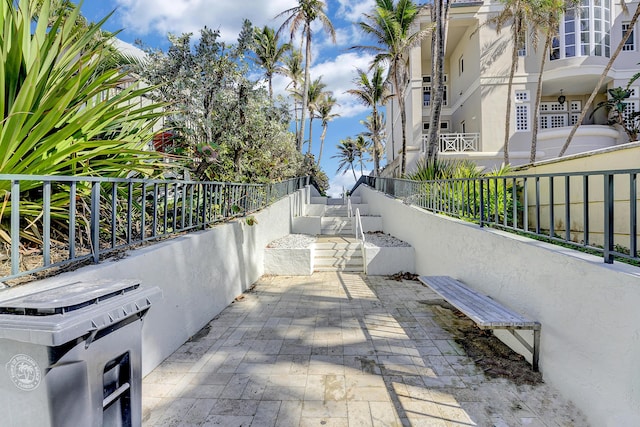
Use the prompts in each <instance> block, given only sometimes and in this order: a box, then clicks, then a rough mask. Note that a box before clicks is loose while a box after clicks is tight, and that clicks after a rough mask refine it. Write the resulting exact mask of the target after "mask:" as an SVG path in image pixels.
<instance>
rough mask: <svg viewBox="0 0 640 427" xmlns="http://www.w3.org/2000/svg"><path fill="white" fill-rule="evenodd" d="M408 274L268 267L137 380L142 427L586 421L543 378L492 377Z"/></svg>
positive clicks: (553, 423) (571, 423) (433, 296)
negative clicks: (292, 271)
mask: <svg viewBox="0 0 640 427" xmlns="http://www.w3.org/2000/svg"><path fill="white" fill-rule="evenodd" d="M437 298H438V296H437V295H436V294H435V293H433V292H432V291H430V290H429V289H428V288H426V287H424V286H422V285H421V284H420V283H418V282H415V281H406V280H405V281H402V282H398V281H395V280H392V279H388V278H386V277H383V276H364V275H362V274H357V273H335V272H331V273H315V274H314V275H313V276H296V277H263V278H261V279H260V280H259V281H258V282H257V283H256V285H255V287H254V288H253V289H252V290H251V291H249V292H247V293H245V294H243V295H242V296H241V297H240V298H238V299H237V300H236V301H235V302H234V303H232V304H230V305H229V306H228V307H227V308H226V309H225V310H224V311H223V312H222V313H221V314H220V315H219V316H217V317H216V318H215V319H214V320H212V321H211V322H210V324H209V325H208V326H207V327H206V328H205V329H203V330H202V331H201V332H200V333H199V334H198V335H197V336H196V337H194V338H192V339H191V340H190V341H189V342H187V343H185V344H184V345H183V346H182V347H181V348H180V349H178V350H177V351H176V352H175V353H174V354H173V355H171V356H170V357H169V358H168V359H167V360H165V361H164V362H163V363H162V364H161V365H160V366H158V367H157V368H156V369H155V370H154V371H153V372H151V373H150V374H149V375H147V377H146V378H145V379H144V380H143V417H144V421H143V425H144V426H181V427H182V426H184V427H186V426H218V425H219V426H233V427H238V426H349V427H353V426H497V427H502V426H580V427H582V426H586V425H587V423H586V421H585V419H584V417H583V416H582V415H581V414H580V413H579V411H578V410H577V409H576V408H575V407H574V406H573V405H572V404H571V403H570V402H569V401H567V400H566V399H563V398H562V397H561V396H560V395H559V394H558V392H557V391H555V390H553V389H552V388H551V387H550V386H549V385H547V384H542V385H537V386H516V385H515V384H513V383H512V382H510V381H509V380H506V379H499V380H496V379H488V378H486V377H485V376H484V374H483V373H482V372H481V371H480V369H479V368H477V367H476V366H475V365H474V363H473V361H472V360H470V359H469V358H468V357H466V356H465V355H464V353H463V352H462V350H461V348H460V347H459V346H458V345H457V344H456V343H455V341H453V338H452V336H451V335H450V334H449V333H448V332H446V331H445V330H443V329H442V328H441V327H440V326H438V322H436V321H435V320H434V318H435V316H437V315H438V313H437V312H436V311H435V310H434V309H433V307H432V306H429V305H425V304H422V303H420V301H424V300H429V299H437Z"/></svg>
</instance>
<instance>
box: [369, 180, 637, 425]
mask: <svg viewBox="0 0 640 427" xmlns="http://www.w3.org/2000/svg"><path fill="white" fill-rule="evenodd" d="M359 188H361V189H362V190H360V194H361V195H362V196H363V199H364V201H366V202H367V203H369V206H370V209H371V212H376V213H379V214H381V215H382V216H383V217H384V226H385V230H384V231H385V232H387V233H390V234H392V235H394V236H396V237H398V238H400V239H402V240H404V241H406V242H408V243H410V244H411V245H412V246H413V248H414V249H415V256H416V273H418V274H420V275H449V276H452V277H454V278H456V279H460V280H461V281H463V282H464V283H466V284H467V285H469V286H470V287H473V288H475V289H477V290H479V291H481V292H484V293H486V294H488V295H490V296H491V297H492V298H495V299H496V300H498V301H500V302H502V303H503V304H505V305H507V306H508V307H511V308H512V309H514V310H516V311H519V312H521V313H523V314H526V315H528V316H530V317H532V318H534V319H536V320H539V321H540V322H541V323H542V334H541V354H540V369H541V371H542V373H543V377H544V379H545V381H547V382H549V383H550V384H552V385H554V386H555V387H556V388H558V389H559V390H560V392H561V393H562V394H563V395H564V396H565V397H567V398H569V399H571V400H572V401H573V402H574V403H575V404H576V405H577V406H578V407H579V408H580V409H581V410H582V411H583V412H584V413H585V415H586V416H587V418H588V419H589V421H590V424H591V425H593V426H632V425H637V422H638V420H639V419H640V369H638V363H639V361H640V326H639V325H640V310H639V309H638V307H640V268H637V267H631V266H628V265H625V264H620V263H616V264H613V265H607V264H604V263H603V261H602V258H600V257H595V256H590V255H585V254H582V253H579V252H576V251H573V250H570V249H564V248H561V247H558V246H553V245H549V244H545V243H541V242H538V241H534V240H531V239H528V238H523V237H518V236H515V235H512V234H509V233H504V232H500V231H497V230H491V229H488V228H480V227H479V226H477V225H474V224H469V223H465V222H462V221H458V220H456V219H452V218H447V217H444V216H441V215H435V214H431V213H428V212H425V211H423V210H421V209H419V208H416V207H412V206H407V205H405V204H403V203H401V202H399V201H397V200H394V199H392V198H390V197H388V196H385V195H383V194H381V193H379V192H376V191H373V190H371V189H370V188H365V187H364V186H360V187H359Z"/></svg>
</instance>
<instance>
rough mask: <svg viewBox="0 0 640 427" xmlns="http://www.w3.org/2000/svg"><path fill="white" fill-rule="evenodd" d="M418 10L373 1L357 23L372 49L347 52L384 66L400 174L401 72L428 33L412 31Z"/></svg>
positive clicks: (388, 0)
mask: <svg viewBox="0 0 640 427" xmlns="http://www.w3.org/2000/svg"><path fill="white" fill-rule="evenodd" d="M419 12H420V7H419V6H417V5H415V4H414V3H413V2H412V1H411V0H398V3H397V5H394V4H393V1H392V0H376V8H375V9H374V11H373V13H371V14H364V17H365V22H359V23H358V25H359V26H360V29H361V30H362V31H363V32H364V33H366V34H368V35H370V36H373V38H374V39H375V41H376V42H377V45H376V46H353V47H352V48H351V49H361V50H366V51H370V52H373V53H375V57H374V59H373V65H374V66H376V65H381V64H385V63H386V64H388V65H389V75H390V76H391V78H392V79H393V86H394V87H395V94H394V95H395V96H396V98H397V99H398V105H399V108H400V120H401V122H402V163H401V167H400V173H401V174H402V175H404V174H405V171H406V168H407V129H406V128H407V113H406V107H405V104H404V93H405V78H406V77H405V72H406V69H407V61H408V53H409V51H410V50H411V48H413V47H415V46H418V45H419V44H420V42H421V41H422V39H424V38H425V37H426V36H427V35H428V33H429V32H428V30H419V31H416V32H413V33H412V32H411V31H413V26H414V24H415V21H416V17H417V16H418V13H419Z"/></svg>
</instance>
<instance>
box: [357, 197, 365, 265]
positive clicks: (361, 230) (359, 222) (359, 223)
mask: <svg viewBox="0 0 640 427" xmlns="http://www.w3.org/2000/svg"><path fill="white" fill-rule="evenodd" d="M355 222H356V239H359V240H360V249H361V250H362V259H363V262H362V264H363V265H364V274H367V253H366V245H365V243H366V239H365V235H364V228H362V218H361V217H360V208H356V214H355ZM358 234H360V237H358Z"/></svg>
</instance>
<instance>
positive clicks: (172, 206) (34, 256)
mask: <svg viewBox="0 0 640 427" xmlns="http://www.w3.org/2000/svg"><path fill="white" fill-rule="evenodd" d="M308 183H309V180H308V178H295V179H291V180H288V181H283V182H280V183H274V184H233V183H223V182H197V181H181V180H143V179H116V178H91V177H68V176H35V175H3V174H0V196H4V197H3V200H0V221H2V222H0V282H6V281H8V280H11V279H15V278H19V277H22V276H25V275H32V274H34V273H38V272H41V271H43V270H48V269H51V268H55V267H64V266H67V265H69V264H71V263H76V262H94V263H95V262H98V261H99V260H100V257H101V256H103V255H105V254H107V253H110V252H114V251H117V250H121V249H125V248H128V247H131V246H133V245H137V244H140V243H144V242H147V241H151V240H157V239H160V238H165V237H169V236H172V235H176V234H179V233H184V232H188V231H192V230H201V229H204V228H206V227H207V226H210V225H212V224H214V223H217V222H221V221H225V220H228V219H231V218H236V217H242V216H247V215H249V214H251V213H253V212H255V211H257V210H259V209H262V208H264V207H266V206H268V205H269V204H270V203H272V202H274V201H276V200H278V199H280V198H282V197H284V196H286V195H288V194H291V193H293V192H295V191H296V190H298V189H300V188H303V187H304V186H305V185H308ZM247 224H249V225H251V224H253V221H252V219H251V218H250V217H249V218H247Z"/></svg>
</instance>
